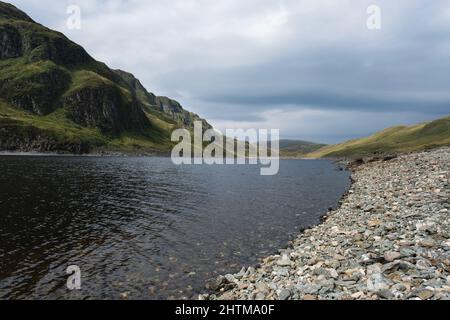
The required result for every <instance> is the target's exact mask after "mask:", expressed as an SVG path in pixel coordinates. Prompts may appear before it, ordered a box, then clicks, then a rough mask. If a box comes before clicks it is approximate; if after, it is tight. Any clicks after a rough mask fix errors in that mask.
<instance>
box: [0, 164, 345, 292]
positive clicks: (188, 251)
mask: <svg viewBox="0 0 450 320" xmlns="http://www.w3.org/2000/svg"><path fill="white" fill-rule="evenodd" d="M259 169H260V168H259V167H258V166H236V165H235V166H206V165H205V166H182V167H176V166H174V165H173V164H172V163H171V161H170V159H167V158H119V157H117V158H114V157H103V158H102V157H36V156H30V157H28V156H20V157H19V156H0V172H1V175H0V298H2V299H19V298H27V299H37V298H43V299H120V298H124V297H128V298H130V299H133V298H134V299H168V298H187V299H190V298H195V297H196V295H197V294H198V293H199V292H202V291H203V288H204V285H205V281H206V280H207V279H210V278H213V277H215V276H217V275H219V274H226V273H234V272H238V271H239V270H240V269H241V267H242V266H248V265H253V264H255V263H257V262H258V260H259V259H260V258H261V257H263V256H265V255H268V254H273V253H276V251H277V249H278V248H281V247H283V246H285V245H286V244H287V242H288V240H289V239H290V238H291V237H292V236H293V235H296V234H298V232H299V230H300V229H302V228H305V227H307V226H310V225H313V224H317V223H318V222H319V221H320V217H321V216H322V215H323V214H324V213H325V212H326V211H327V209H328V208H329V207H332V206H335V205H336V204H337V202H338V200H339V198H340V197H341V196H342V194H343V193H344V192H345V191H346V189H347V188H348V186H349V173H348V172H345V171H339V170H337V168H336V166H335V165H334V164H333V163H332V162H330V161H327V160H314V161H308V160H304V161H303V160H301V161H300V160H282V161H281V163H280V173H279V174H278V175H277V176H260V175H259V173H260V171H259ZM69 265H78V266H79V267H80V268H81V271H82V289H81V290H79V291H69V290H68V289H67V288H66V280H67V275H66V268H67V267H68V266H69Z"/></svg>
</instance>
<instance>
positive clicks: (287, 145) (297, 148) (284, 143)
mask: <svg viewBox="0 0 450 320" xmlns="http://www.w3.org/2000/svg"><path fill="white" fill-rule="evenodd" d="M279 143H280V156H281V157H289V158H299V157H304V156H305V155H307V154H308V153H311V152H313V151H316V150H318V149H320V148H323V147H325V146H326V145H325V144H318V143H314V142H309V141H303V140H280V142H279Z"/></svg>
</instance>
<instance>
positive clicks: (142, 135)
mask: <svg viewBox="0 0 450 320" xmlns="http://www.w3.org/2000/svg"><path fill="white" fill-rule="evenodd" d="M0 70H1V73H0V150H16V151H39V152H60V153H89V152H102V151H105V152H112V151H119V152H126V153H168V152H169V151H170V149H171V147H172V145H173V144H172V142H171V141H170V134H171V131H172V130H173V129H175V128H180V127H184V128H188V129H191V128H192V127H193V123H194V121H196V120H201V121H203V122H204V127H205V128H210V127H211V126H210V125H209V124H208V123H207V122H206V121H205V120H203V119H200V117H199V116H197V115H195V114H193V113H191V112H189V111H187V110H185V109H183V107H182V106H181V105H180V103H178V102H177V101H175V100H172V99H170V98H168V97H158V96H156V95H154V94H153V93H150V92H148V91H147V90H146V89H145V88H144V86H143V85H142V84H141V82H140V81H139V80H138V79H136V78H135V77H134V76H133V75H132V74H131V73H128V72H125V71H121V70H112V69H110V68H109V67H108V66H106V65H105V64H104V63H101V62H98V61H96V60H95V59H94V58H92V57H91V56H90V55H89V54H88V53H87V52H86V51H85V50H84V49H83V48H82V47H81V46H79V45H77V44H76V43H74V42H72V41H70V40H69V39H68V38H66V37H65V36H64V35H63V34H61V33H59V32H56V31H53V30H50V29H48V28H46V27H44V26H42V25H40V24H38V23H36V22H35V21H33V20H32V19H31V18H30V17H29V16H28V15H27V14H25V13H24V12H22V11H20V10H18V9H17V8H16V7H14V6H12V5H10V4H7V3H4V2H0Z"/></svg>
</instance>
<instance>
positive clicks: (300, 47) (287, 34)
mask: <svg viewBox="0 0 450 320" xmlns="http://www.w3.org/2000/svg"><path fill="white" fill-rule="evenodd" d="M9 2H11V3H13V4H14V5H16V6H18V7H19V8H21V9H22V10H24V11H26V12H27V13H28V14H29V15H30V16H31V17H32V18H33V19H35V20H36V21H38V22H40V23H42V24H44V25H46V26H48V27H50V28H52V29H56V30H59V31H61V32H63V33H65V34H66V35H67V36H68V37H69V38H71V39H72V40H74V41H75V42H77V43H79V44H81V45H82V46H84V47H85V48H86V49H87V50H88V52H89V53H90V54H91V55H92V56H93V57H94V58H96V59H97V60H100V61H104V62H105V63H107V64H108V65H109V66H110V67H111V68H120V69H124V70H126V71H129V72H131V73H133V74H134V75H135V76H136V77H138V78H139V79H140V80H141V81H142V83H143V84H144V85H145V86H146V87H147V89H148V90H149V91H151V92H154V93H155V94H157V95H167V96H170V97H172V98H175V99H177V100H179V101H180V102H181V103H182V105H183V106H184V107H185V108H187V109H188V110H190V111H194V112H196V113H198V114H200V115H201V116H202V117H205V118H206V119H207V120H208V121H209V122H210V123H211V124H213V125H214V126H215V127H216V128H218V129H221V130H223V129H225V128H279V129H281V136H282V138H298V139H307V140H312V141H317V142H325V143H334V142H338V141H342V140H346V139H350V138H356V137H361V136H365V135H368V134H371V133H373V132H375V131H377V130H380V129H383V128H385V127H388V126H392V125H396V124H412V123H417V122H421V121H425V120H431V119H435V118H439V117H441V116H443V115H447V114H450V3H449V2H448V0H442V1H441V0H433V1H429V0H428V1H426V0H423V1H418V0H395V1H392V0H383V1H375V0H372V1H365V0H357V1H355V0H282V1H280V0H70V1H64V0H63V1H61V0H10V1H9ZM71 4H77V5H79V7H80V8H81V13H82V25H81V29H80V30H69V29H68V28H67V26H66V22H67V18H68V17H69V15H68V14H66V10H67V7H68V5H71ZM372 4H375V5H378V6H379V8H380V9H381V30H369V29H368V28H367V19H368V18H369V15H368V14H367V8H368V7H369V5H372Z"/></svg>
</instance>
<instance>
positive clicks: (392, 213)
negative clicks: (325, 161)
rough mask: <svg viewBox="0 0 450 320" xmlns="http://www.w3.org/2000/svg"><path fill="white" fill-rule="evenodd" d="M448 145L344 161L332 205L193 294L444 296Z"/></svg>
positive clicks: (448, 290) (448, 272) (447, 280)
mask: <svg viewBox="0 0 450 320" xmlns="http://www.w3.org/2000/svg"><path fill="white" fill-rule="evenodd" d="M448 159H450V148H441V149H437V150H433V151H428V152H420V153H412V154H406V155H401V156H398V157H395V158H392V159H388V160H383V159H380V160H379V161H368V162H367V163H364V164H360V165H357V166H351V165H349V166H348V168H349V169H350V170H351V171H352V175H351V181H352V185H351V187H350V189H349V190H348V192H347V193H346V194H345V195H344V196H343V197H342V199H341V200H340V201H339V206H338V208H337V209H334V210H333V211H330V212H328V213H326V214H325V215H324V217H323V218H322V223H321V224H319V225H317V226H314V227H312V228H310V229H307V230H305V231H303V232H302V233H301V234H300V235H298V236H297V238H296V239H294V240H293V241H291V242H290V244H289V245H288V247H287V248H285V249H281V250H279V254H277V255H272V256H269V257H266V258H264V259H262V261H261V263H260V264H259V265H258V266H257V267H248V268H245V267H244V268H242V270H241V271H240V272H239V273H237V274H233V275H231V274H228V275H225V276H220V277H219V278H217V279H215V280H213V281H212V282H211V283H209V284H208V285H207V289H209V293H206V294H201V295H199V299H200V300H216V299H218V300H377V299H383V300H395V299H398V300H405V299H410V300H429V299H433V300H439V299H450V228H449V225H450V213H449V210H450V203H449V199H450V186H449V183H450V179H449V167H450V165H449V164H448V162H449V161H448Z"/></svg>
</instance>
